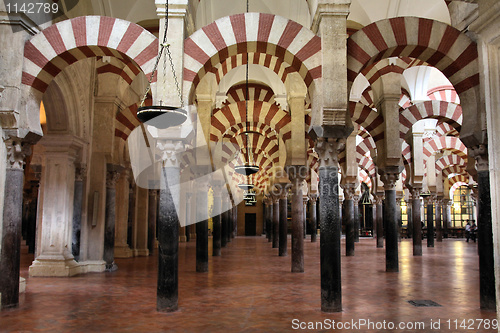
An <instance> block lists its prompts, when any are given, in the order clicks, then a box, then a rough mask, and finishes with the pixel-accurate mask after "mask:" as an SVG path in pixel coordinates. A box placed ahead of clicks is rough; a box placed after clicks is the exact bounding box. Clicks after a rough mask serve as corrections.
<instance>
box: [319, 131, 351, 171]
mask: <svg viewBox="0 0 500 333" xmlns="http://www.w3.org/2000/svg"><path fill="white" fill-rule="evenodd" d="M344 142H345V140H344V139H334V138H318V139H317V141H316V143H315V146H314V150H315V151H316V153H318V157H319V167H320V168H321V167H329V166H334V167H338V162H339V151H340V150H341V149H342V147H343V145H344Z"/></svg>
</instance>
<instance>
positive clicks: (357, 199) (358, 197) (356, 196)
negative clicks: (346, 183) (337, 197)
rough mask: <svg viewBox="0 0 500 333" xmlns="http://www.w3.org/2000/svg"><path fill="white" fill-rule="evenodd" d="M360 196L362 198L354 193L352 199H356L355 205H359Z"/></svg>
mask: <svg viewBox="0 0 500 333" xmlns="http://www.w3.org/2000/svg"><path fill="white" fill-rule="evenodd" d="M360 198H361V197H360V196H359V195H354V196H353V197H352V201H354V205H355V206H357V205H358V204H359V199H360Z"/></svg>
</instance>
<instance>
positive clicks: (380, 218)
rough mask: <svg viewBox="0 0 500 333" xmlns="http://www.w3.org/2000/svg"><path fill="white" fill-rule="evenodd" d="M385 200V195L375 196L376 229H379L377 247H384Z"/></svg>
mask: <svg viewBox="0 0 500 333" xmlns="http://www.w3.org/2000/svg"><path fill="white" fill-rule="evenodd" d="M383 200H384V196H382V195H376V196H375V226H376V228H375V229H376V230H377V248H383V247H384V214H383V213H384V212H383V209H382V207H383V206H382V202H383Z"/></svg>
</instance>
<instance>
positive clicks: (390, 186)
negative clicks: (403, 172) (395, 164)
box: [380, 172, 399, 190]
mask: <svg viewBox="0 0 500 333" xmlns="http://www.w3.org/2000/svg"><path fill="white" fill-rule="evenodd" d="M398 179H399V173H395V172H394V173H393V172H384V173H383V174H381V175H380V180H382V182H383V183H384V189H385V190H394V189H396V182H397V181H398Z"/></svg>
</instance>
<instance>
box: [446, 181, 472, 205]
mask: <svg viewBox="0 0 500 333" xmlns="http://www.w3.org/2000/svg"><path fill="white" fill-rule="evenodd" d="M450 184H451V183H450ZM463 185H465V186H467V185H469V180H468V179H467V181H459V180H458V179H456V180H455V182H454V183H453V185H451V187H450V193H449V197H450V199H452V200H453V194H454V193H455V191H456V190H457V188H459V187H460V186H463Z"/></svg>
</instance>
